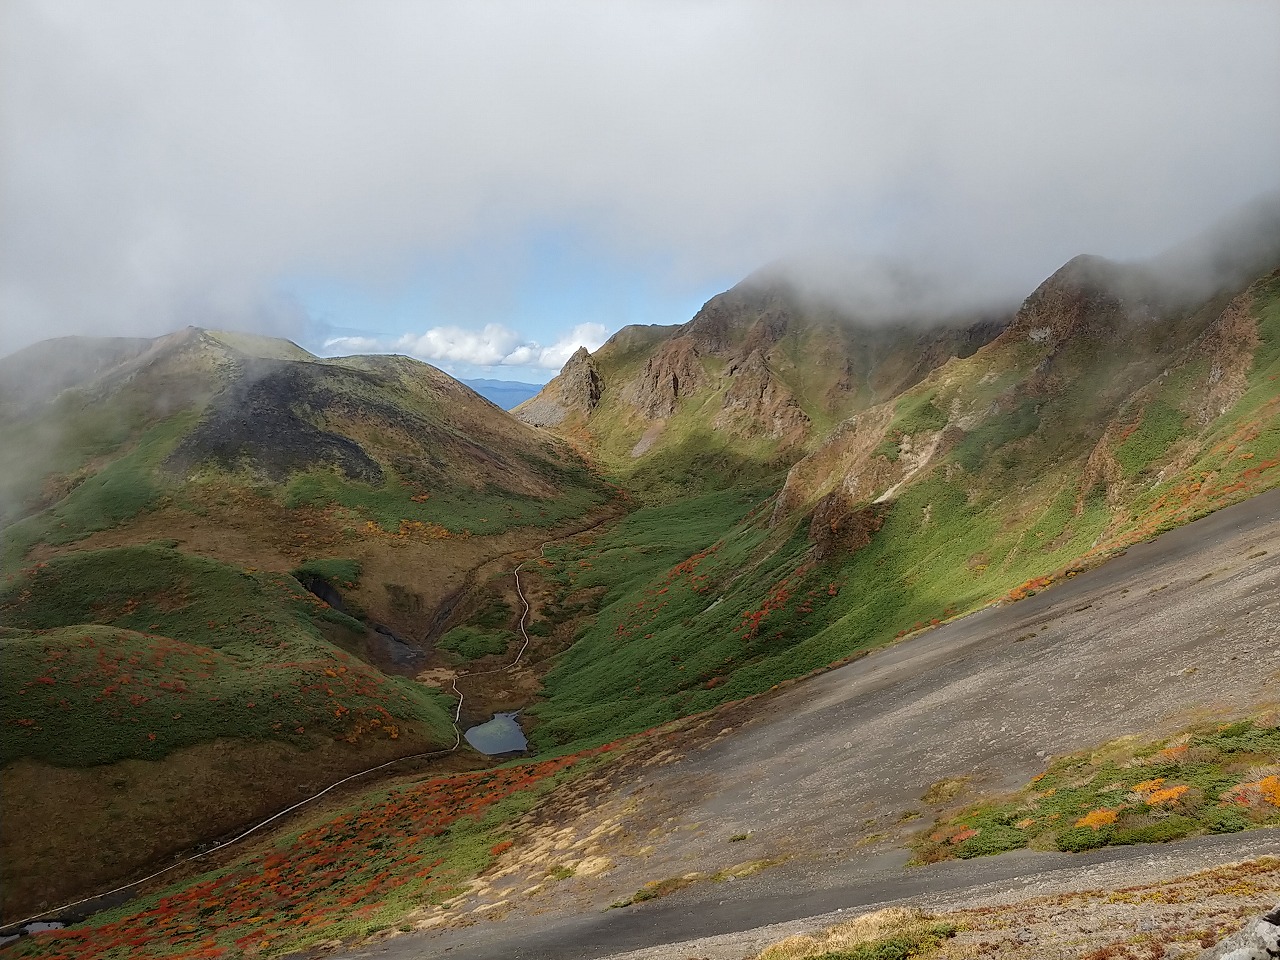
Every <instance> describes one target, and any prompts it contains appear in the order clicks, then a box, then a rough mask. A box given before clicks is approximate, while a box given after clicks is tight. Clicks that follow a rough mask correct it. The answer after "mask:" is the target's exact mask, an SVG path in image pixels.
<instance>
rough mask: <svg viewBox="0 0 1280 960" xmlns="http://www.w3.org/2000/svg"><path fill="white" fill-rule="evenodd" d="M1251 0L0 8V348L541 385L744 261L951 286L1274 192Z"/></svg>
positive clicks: (1203, 218)
mask: <svg viewBox="0 0 1280 960" xmlns="http://www.w3.org/2000/svg"><path fill="white" fill-rule="evenodd" d="M1277 37H1280V3H1276V2H1274V0H1258V2H1241V0H1215V2H1198V3H1188V2H1182V0H1158V2H1136V0H1135V2H1129V0H1111V2H1101V0H1071V2H1061V3H1059V2H1051V0H1016V2H990V0H966V2H963V3H962V2H955V0H940V2H919V0H903V2H897V3H879V2H857V0H847V2H839V3H835V2H832V3H825V2H804V0H798V2H794V3H788V4H785V5H784V4H780V3H776V2H773V0H761V2H749V0H738V2H714V0H680V2H674V0H673V2H663V0H650V2H644V3H640V2H625V0H618V2H605V3H601V2H589V0H581V2H573V3H569V2H559V0H539V2H537V3H523V4H522V3H508V2H503V3H495V2H485V0H466V2H462V0H459V2H447V0H440V2H432V3H409V2H391V0H360V2H356V0H348V2H335V0H253V2H237V0H112V2H111V3H103V2H101V0H86V2H78V0H65V2H64V0H45V2H30V0H4V2H3V3H0V354H5V353H8V352H11V351H12V350H15V349H18V348H20V347H21V346H24V345H26V344H28V343H31V342H34V341H36V340H40V339H44V338H46V337H51V336H62V335H68V334H96V335H111V336H120V335H145V336H153V335H157V334H160V333H163V332H167V331H170V330H174V329H177V328H179V327H182V326H185V325H187V324H196V325H199V326H208V327H221V328H230V329H241V330H254V331H257V332H262V333H267V334H271V335H277V336H285V337H289V338H290V339H293V340H295V341H297V342H298V343H300V344H302V345H303V346H306V347H307V348H308V349H311V350H313V351H315V352H318V353H322V354H339V353H350V352H369V351H377V352H397V353H406V354H409V355H412V356H416V357H418V358H420V359H424V360H427V361H429V362H432V363H435V364H436V365H437V366H440V367H442V368H443V369H445V370H448V371H449V372H451V373H454V374H455V375H459V376H469V377H475V376H487V377H497V378H501V379H512V380H525V381H529V382H542V381H545V380H546V379H547V378H548V377H549V376H551V375H552V374H553V373H554V372H555V370H556V369H557V368H558V367H559V365H560V364H561V363H563V361H564V360H565V359H566V358H567V357H568V355H569V354H570V353H572V352H573V350H574V349H575V348H576V347H577V346H579V345H584V346H587V347H588V349H595V348H596V347H598V346H599V345H600V343H601V342H603V340H604V339H605V338H606V337H607V336H608V335H609V334H611V333H612V332H614V331H616V330H617V329H619V328H620V327H621V326H623V325H626V324H630V323H681V322H684V321H686V320H688V319H689V318H690V317H691V316H692V315H693V314H694V312H696V310H697V309H698V307H699V306H700V305H701V304H702V303H703V302H704V301H705V300H706V299H708V298H709V297H711V296H713V295H714V294H716V293H718V292H719V291H721V290H724V289H726V288H727V287H728V286H730V285H732V284H733V283H735V282H736V281H737V280H739V279H740V278H742V277H744V276H746V275H748V274H750V273H751V272H753V271H755V270H757V269H758V268H760V267H761V266H763V265H766V264H770V263H776V262H779V261H785V262H794V263H808V264H822V268H821V269H822V271H825V272H827V274H829V278H830V279H831V280H832V281H833V284H832V288H833V289H839V288H842V284H843V287H845V288H847V287H848V286H849V284H848V282H847V281H848V277H850V276H852V277H857V276H859V275H860V274H859V273H858V270H857V268H856V267H853V266H848V267H847V266H846V265H850V264H854V265H856V264H864V263H867V262H892V263H895V264H907V265H909V266H910V267H911V268H912V269H914V270H918V271H924V272H926V273H928V274H929V275H930V276H931V277H933V278H935V281H936V282H935V286H938V285H940V286H941V288H942V289H945V290H946V291H947V295H948V297H949V298H951V299H953V300H954V302H955V303H956V304H957V305H959V306H966V305H983V304H993V303H1002V302H1006V301H1011V302H1016V301H1017V300H1020V299H1021V298H1022V297H1023V296H1025V295H1026V294H1027V293H1029V292H1030V290H1031V289H1033V288H1034V287H1035V285H1036V284H1037V283H1039V282H1040V280H1042V279H1043V278H1044V277H1046V276H1047V275H1049V274H1050V273H1052V272H1053V270H1054V269H1056V268H1057V267H1058V266H1059V265H1061V264H1062V263H1063V262H1065V261H1066V260H1067V259H1069V258H1070V257H1072V256H1074V255H1076V254H1078V253H1084V252H1089V253H1096V254H1100V255H1104V256H1111V257H1116V258H1120V259H1131V258H1138V257H1145V256H1149V255H1151V254H1154V253H1156V252H1158V251H1159V250H1161V249H1163V248H1164V247H1166V246H1168V245H1170V244H1172V243H1176V242H1177V241H1179V240H1181V239H1183V238H1185V237H1188V236H1190V235H1192V234H1194V233H1196V232H1197V231H1199V230H1202V229H1204V228H1205V227H1206V226H1208V225H1209V224H1211V223H1212V222H1214V221H1215V220H1217V219H1218V218H1219V217H1221V216H1223V215H1224V214H1227V213H1229V212H1230V211H1232V210H1233V209H1236V208H1238V207H1240V206H1242V205H1247V204H1249V203H1250V202H1251V201H1252V200H1253V199H1254V198H1255V197H1257V196H1258V195H1259V194H1262V193H1265V192H1268V191H1275V190H1277V189H1278V188H1280V164H1277V162H1276V158H1277V157H1280V110H1277V102H1278V101H1280V58H1277V57H1276V56H1275V42H1276V38H1277Z"/></svg>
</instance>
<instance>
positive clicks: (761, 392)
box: [714, 349, 811, 446]
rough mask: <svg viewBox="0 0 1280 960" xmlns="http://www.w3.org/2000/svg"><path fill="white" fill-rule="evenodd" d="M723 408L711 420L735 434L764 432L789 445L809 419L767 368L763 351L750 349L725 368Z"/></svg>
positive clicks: (802, 433)
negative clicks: (746, 353)
mask: <svg viewBox="0 0 1280 960" xmlns="http://www.w3.org/2000/svg"><path fill="white" fill-rule="evenodd" d="M725 380H726V381H727V384H728V386H727V387H726V388H725V392H724V407H723V409H722V410H721V412H720V414H719V415H718V416H717V417H716V419H715V421H714V423H715V426H716V427H717V428H724V429H728V430H731V431H734V432H737V433H746V434H759V433H764V434H766V435H767V436H770V437H772V438H773V439H775V440H782V441H784V443H785V445H787V446H790V445H792V444H794V443H799V442H802V441H803V440H804V438H805V435H806V434H807V433H808V431H809V427H810V426H811V421H810V419H809V417H808V415H806V414H805V412H804V410H802V409H801V408H800V404H799V403H798V402H797V401H796V398H795V395H794V394H792V392H791V391H790V390H789V389H788V388H787V386H786V384H784V383H783V382H782V381H780V380H779V379H777V378H776V377H775V376H774V375H773V373H772V372H771V371H770V370H769V365H768V364H767V363H766V362H765V359H764V354H763V353H761V351H760V350H759V349H756V350H752V351H751V353H750V354H749V355H748V356H747V358H746V359H745V360H741V361H735V362H732V363H730V364H729V366H728V368H726V370H725Z"/></svg>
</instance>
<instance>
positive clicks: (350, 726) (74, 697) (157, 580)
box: [0, 546, 452, 766]
mask: <svg viewBox="0 0 1280 960" xmlns="http://www.w3.org/2000/svg"><path fill="white" fill-rule="evenodd" d="M0 613H2V614H3V618H4V622H5V624H6V625H8V626H9V627H10V628H12V629H11V630H10V631H8V632H7V634H6V636H4V637H0V661H2V663H3V669H2V671H0V684H2V685H3V686H2V688H0V689H2V691H3V696H0V715H2V720H0V758H2V759H3V761H5V762H7V761H9V760H13V759H16V758H18V757H23V756H26V757H32V758H35V759H39V760H44V761H47V762H51V763H57V764H62V765H68V766H87V765H92V764H101V763H110V762H113V761H116V760H121V759H128V758H141V759H152V760H154V759H160V758H162V757H164V756H165V755H166V754H168V753H170V752H171V751H173V750H175V749H178V748H180V747H183V746H187V745H190V744H193V743H200V742H205V741H208V740H212V739H216V738H219V737H236V738H244V739H262V740H282V741H286V742H289V743H293V744H295V745H298V746H307V745H310V744H313V743H316V742H317V741H323V740H345V741H348V742H353V743H354V742H358V741H359V740H361V739H363V738H369V737H375V738H392V739H396V738H399V737H401V736H408V737H411V738H412V739H413V741H414V742H421V741H422V740H424V739H425V740H427V741H429V742H439V743H447V742H450V741H451V740H452V727H451V725H450V722H449V715H448V710H447V705H446V704H445V703H443V702H442V699H441V698H439V697H438V695H436V694H435V693H434V692H433V691H431V690H430V689H428V688H425V687H423V686H421V685H419V684H414V683H412V682H409V681H407V680H404V679H402V678H393V677H388V676H386V675H384V674H382V673H381V672H380V671H378V670H376V669H374V668H372V667H370V666H369V665H367V664H365V663H363V662H362V661H360V660H358V659H356V658H354V657H352V656H350V655H349V654H347V653H345V652H343V651H341V650H339V649H338V648H337V647H335V646H334V645H333V644H332V643H330V642H329V641H328V640H326V639H325V637H324V635H323V633H322V630H321V627H322V625H324V624H328V625H330V628H338V629H342V628H343V627H349V628H352V629H358V627H359V625H358V624H356V623H355V622H354V621H350V620H349V618H346V617H344V616H343V615H342V614H339V613H336V612H335V611H333V610H331V609H329V608H328V607H326V606H325V605H324V604H322V603H321V602H320V601H319V600H317V599H316V598H315V597H313V596H312V595H311V594H309V593H307V592H306V591H305V590H303V589H302V587H301V585H300V584H298V582H297V581H296V580H294V579H293V578H292V577H288V576H285V575H283V574H266V573H257V572H249V571H245V570H237V569H235V568H232V567H229V566H227V565H225V564H220V563H218V562H216V561H213V560H208V559H205V558H201V557H192V556H188V555H185V554H183V553H180V552H179V551H177V550H173V549H168V548H165V547H158V546H147V547H126V548H120V549H115V550H100V551H84V552H80V553H74V554H70V555H67V556H63V557H58V558H55V559H53V560H51V561H49V562H48V563H42V564H39V565H37V566H35V567H33V568H31V569H29V570H27V571H25V572H24V573H22V574H21V575H18V576H16V577H14V578H13V579H12V581H11V582H10V583H8V584H6V586H5V587H4V590H3V592H0Z"/></svg>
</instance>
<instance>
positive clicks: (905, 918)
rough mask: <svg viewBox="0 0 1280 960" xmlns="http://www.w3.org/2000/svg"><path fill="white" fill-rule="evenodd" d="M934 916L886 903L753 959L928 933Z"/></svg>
mask: <svg viewBox="0 0 1280 960" xmlns="http://www.w3.org/2000/svg"><path fill="white" fill-rule="evenodd" d="M932 928H933V918H932V917H931V916H930V915H929V914H927V913H925V912H924V911H922V910H917V909H914V908H912V909H906V908H903V907H889V908H888V909H885V910H876V911H875V912H874V913H864V914H863V915H862V916H860V917H855V918H854V919H852V920H848V921H846V922H845V923H840V924H837V925H836V926H834V927H828V928H827V929H826V930H822V931H820V932H819V933H817V934H815V935H814V936H811V937H810V936H796V937H788V938H787V939H786V940H783V941H781V942H779V943H775V944H774V945H773V946H771V947H769V948H767V949H766V950H765V951H764V952H763V953H760V954H758V955H757V956H756V957H755V960H805V958H807V957H821V956H823V955H824V954H828V953H839V952H841V951H845V950H850V949H852V948H853V947H857V946H861V945H863V944H867V943H871V942H872V941H875V940H881V939H884V938H885V937H894V936H920V937H925V936H928V935H929V933H930V931H931V930H932Z"/></svg>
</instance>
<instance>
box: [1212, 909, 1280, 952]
mask: <svg viewBox="0 0 1280 960" xmlns="http://www.w3.org/2000/svg"><path fill="white" fill-rule="evenodd" d="M1276 957H1280V905H1277V906H1276V908H1275V909H1274V910H1272V911H1271V912H1270V913H1264V914H1263V915H1262V916H1260V917H1258V919H1256V920H1254V921H1253V922H1252V923H1248V924H1246V925H1245V927H1244V929H1243V930H1241V931H1240V932H1239V933H1234V934H1232V935H1231V936H1229V937H1227V939H1225V940H1223V941H1222V942H1221V943H1219V944H1218V945H1217V946H1213V947H1210V948H1209V949H1208V950H1206V951H1204V953H1202V954H1200V956H1199V957H1198V958H1197V960H1274V958H1276Z"/></svg>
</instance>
